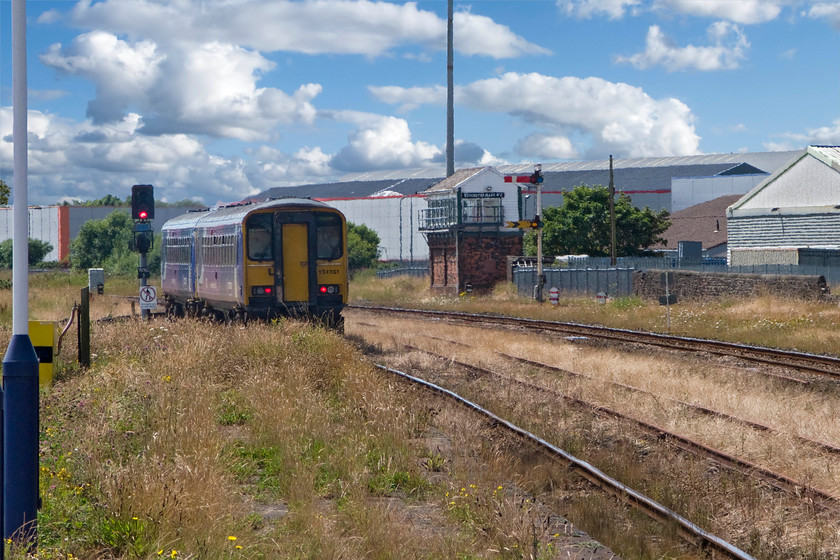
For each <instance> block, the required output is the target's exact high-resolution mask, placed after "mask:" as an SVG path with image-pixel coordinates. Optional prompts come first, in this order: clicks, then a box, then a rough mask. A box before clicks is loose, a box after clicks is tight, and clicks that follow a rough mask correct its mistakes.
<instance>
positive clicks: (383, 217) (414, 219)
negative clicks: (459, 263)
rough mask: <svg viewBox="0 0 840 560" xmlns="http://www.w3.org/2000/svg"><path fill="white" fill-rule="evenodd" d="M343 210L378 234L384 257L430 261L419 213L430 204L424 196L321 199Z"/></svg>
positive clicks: (358, 223) (356, 221)
mask: <svg viewBox="0 0 840 560" xmlns="http://www.w3.org/2000/svg"><path fill="white" fill-rule="evenodd" d="M318 200H320V201H321V202H324V203H325V204H329V205H330V206H332V207H333V208H337V209H338V210H341V211H342V212H343V213H344V215H345V217H346V218H347V221H348V222H353V223H354V224H356V225H362V224H364V225H365V226H367V227H369V228H370V229H372V230H374V231H375V232H376V233H377V234H378V235H379V248H380V256H379V258H380V259H382V260H392V261H393V260H405V261H408V260H415V261H417V260H428V259H429V245H428V243H426V238H425V237H423V235H422V234H421V233H420V232H419V231H418V216H419V214H420V210H421V209H425V208H427V207H428V204H427V203H426V197H424V196H412V195H410V196H384V197H376V198H350V199H345V198H334V199H328V198H327V199H318Z"/></svg>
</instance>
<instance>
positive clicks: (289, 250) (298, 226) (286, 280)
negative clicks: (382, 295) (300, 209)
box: [274, 212, 317, 307]
mask: <svg viewBox="0 0 840 560" xmlns="http://www.w3.org/2000/svg"><path fill="white" fill-rule="evenodd" d="M312 222H313V217H312V215H311V214H305V213H297V212H291V213H287V212H284V213H280V212H278V213H276V214H275V216H274V236H275V241H274V246H275V247H276V248H278V249H280V250H279V251H275V284H276V285H277V288H278V295H279V296H280V297H281V298H282V301H283V303H285V304H287V305H292V306H295V307H298V306H305V305H308V304H309V303H310V300H311V299H312V297H313V294H312V293H311V291H310V286H312V285H314V284H315V282H316V268H315V265H316V264H317V263H316V257H315V256H314V255H313V254H312V253H313V250H314V247H313V246H314V244H313V243H312V242H311V239H310V232H311V231H313V230H314V227H313V226H314V224H313V223H312Z"/></svg>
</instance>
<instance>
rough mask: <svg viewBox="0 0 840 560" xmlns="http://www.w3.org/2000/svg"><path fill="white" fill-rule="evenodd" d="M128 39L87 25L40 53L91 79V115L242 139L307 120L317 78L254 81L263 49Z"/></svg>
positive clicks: (265, 66) (157, 129)
mask: <svg viewBox="0 0 840 560" xmlns="http://www.w3.org/2000/svg"><path fill="white" fill-rule="evenodd" d="M167 48H168V51H167V52H166V54H164V53H163V52H162V50H161V49H160V48H159V47H158V45H156V44H155V43H152V42H150V41H139V42H136V43H133V44H131V43H129V42H127V41H123V40H121V39H118V38H117V37H116V36H115V35H113V34H111V33H107V32H104V31H95V32H91V33H85V34H83V35H80V36H79V37H77V38H76V39H75V40H74V41H73V44H72V45H71V46H69V47H68V48H66V49H65V48H63V47H62V45H60V44H54V45H52V46H51V47H50V48H49V49H48V51H47V52H46V53H45V54H43V55H41V61H42V62H43V63H44V64H46V65H47V66H51V67H53V68H55V69H57V70H59V71H62V72H65V73H67V74H71V75H79V76H82V77H85V78H88V79H90V80H91V81H93V82H94V84H96V98H95V99H94V100H92V101H91V102H90V103H89V104H88V116H90V117H91V119H92V120H93V122H94V123H97V124H102V123H106V122H115V121H119V120H120V119H122V118H123V116H124V115H125V113H126V111H127V110H128V109H130V108H136V109H138V110H140V111H141V112H142V113H143V123H144V125H145V126H144V131H145V132H146V133H147V134H166V133H196V134H207V135H211V136H220V137H227V138H237V139H240V140H259V139H267V138H269V137H270V135H271V134H272V132H273V131H274V130H275V129H276V127H277V126H278V125H280V124H288V123H292V122H303V123H311V122H312V120H313V119H314V117H315V108H314V106H313V105H312V103H311V102H312V100H313V99H314V98H315V97H316V96H317V95H318V94H319V93H320V91H321V86H320V85H318V84H306V85H303V86H301V87H300V88H299V89H298V91H297V92H295V93H294V94H293V95H288V94H286V93H285V92H283V91H281V90H279V89H276V88H258V87H257V80H258V78H259V76H260V75H261V73H263V72H267V71H269V70H271V69H272V68H273V67H274V64H273V63H272V62H270V61H268V60H267V59H266V58H264V57H263V56H262V55H261V54H259V53H256V52H253V51H248V50H245V49H243V48H241V47H238V46H234V45H230V44H224V43H203V44H187V43H172V44H169V45H167Z"/></svg>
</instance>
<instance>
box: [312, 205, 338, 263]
mask: <svg viewBox="0 0 840 560" xmlns="http://www.w3.org/2000/svg"><path fill="white" fill-rule="evenodd" d="M315 220H316V222H315V223H316V225H317V231H318V234H317V235H318V237H317V240H318V258H319V259H322V260H330V261H333V260H335V259H337V258H340V257H341V253H342V250H341V249H342V248H341V245H342V241H343V239H342V237H341V217H340V216H338V215H337V214H324V213H318V214H316V217H315Z"/></svg>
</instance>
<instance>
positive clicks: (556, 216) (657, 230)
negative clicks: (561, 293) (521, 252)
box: [525, 185, 671, 257]
mask: <svg viewBox="0 0 840 560" xmlns="http://www.w3.org/2000/svg"><path fill="white" fill-rule="evenodd" d="M609 201H610V191H609V188H607V187H602V186H600V185H599V186H595V187H586V186H584V185H581V186H578V187H575V188H574V189H573V190H571V191H570V192H567V193H564V194H563V206H558V207H549V208H544V209H543V216H542V221H543V253H544V254H547V255H590V256H599V257H604V256H609V254H610V212H609ZM668 216H669V214H668V211H667V210H661V211H660V212H654V211H653V210H651V209H650V208H647V207H645V208H644V210H642V209H639V208H636V207H634V206H633V205H632V203H631V201H630V197H629V196H627V195H626V194H624V193H621V194H619V196H618V199H617V200H616V201H615V221H616V254H617V255H618V256H631V255H641V254H644V253H645V250H646V249H647V248H648V247H650V246H652V245H655V244H657V243H660V242H662V241H663V238H662V234H663V233H664V232H665V230H667V229H668V227H669V226H670V225H671V221H670V220H669V219H668ZM525 248H526V252H527V253H528V254H531V255H535V254H536V234H530V235H528V236H527V237H526V239H525Z"/></svg>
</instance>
